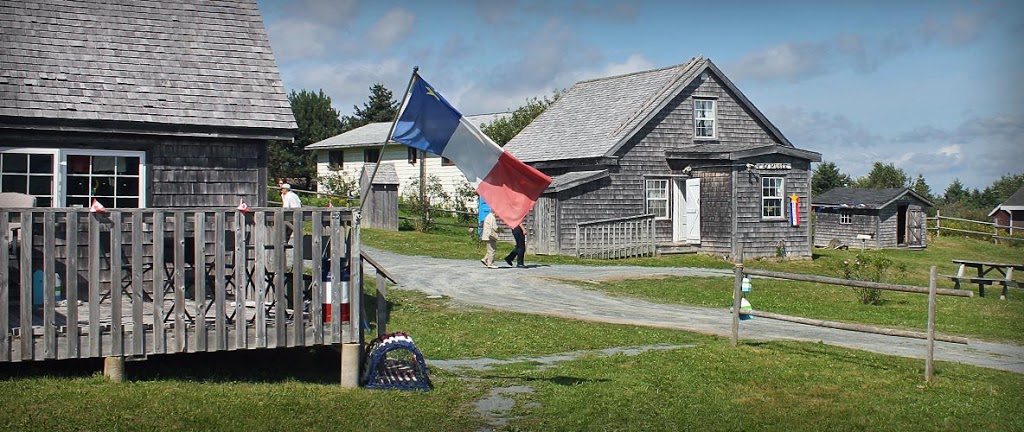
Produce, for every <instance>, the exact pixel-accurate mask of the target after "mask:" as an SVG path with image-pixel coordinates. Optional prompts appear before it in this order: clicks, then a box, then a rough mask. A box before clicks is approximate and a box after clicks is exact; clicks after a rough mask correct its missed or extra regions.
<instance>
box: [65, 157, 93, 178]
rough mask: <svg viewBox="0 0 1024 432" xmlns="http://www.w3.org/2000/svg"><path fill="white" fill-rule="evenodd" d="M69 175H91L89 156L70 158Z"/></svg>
mask: <svg viewBox="0 0 1024 432" xmlns="http://www.w3.org/2000/svg"><path fill="white" fill-rule="evenodd" d="M68 174H89V156H84V155H71V156H68Z"/></svg>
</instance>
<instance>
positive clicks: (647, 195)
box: [644, 178, 669, 220]
mask: <svg viewBox="0 0 1024 432" xmlns="http://www.w3.org/2000/svg"><path fill="white" fill-rule="evenodd" d="M657 184H660V185H661V186H660V187H659V186H653V187H652V185H657ZM668 186H669V179H667V178H658V179H644V212H645V213H647V214H653V215H654V218H655V219H659V220H664V219H668V218H669V207H668V206H669V200H668V190H669V189H668ZM659 189H660V191H661V196H660V197H659V196H654V197H652V196H651V192H657V191H658V190H659ZM652 202H664V203H665V205H664V207H663V209H664V210H665V214H664V215H659V214H657V213H654V212H653V211H652V209H651V203H652Z"/></svg>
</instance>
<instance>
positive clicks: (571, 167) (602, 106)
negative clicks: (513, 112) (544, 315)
mask: <svg viewBox="0 0 1024 432" xmlns="http://www.w3.org/2000/svg"><path fill="white" fill-rule="evenodd" d="M505 149H506V150H508V151H509V152H510V153H512V154H514V155H515V156H516V157H518V158H519V159H521V160H523V161H524V162H526V163H528V164H531V165H533V166H534V167H536V168H537V169H539V170H541V171H543V172H544V173H546V174H548V175H550V176H552V177H553V182H552V184H551V186H550V187H549V188H548V189H547V191H545V193H544V194H543V195H542V196H541V198H540V199H539V200H538V202H537V205H536V206H535V207H534V210H533V211H532V212H531V214H530V216H529V217H528V220H527V227H528V232H529V235H528V238H529V241H530V247H531V249H532V250H533V251H536V252H538V253H566V254H571V253H573V251H574V250H576V247H577V238H576V236H577V234H576V233H577V232H578V230H577V226H578V224H580V223H589V222H592V221H598V220H611V222H610V223H614V221H615V220H636V218H637V217H640V216H641V215H651V216H650V217H652V218H653V224H654V241H655V242H656V243H658V244H660V245H665V246H667V245H688V246H689V248H690V249H693V250H697V251H699V252H701V253H709V254H715V255H724V256H734V255H735V254H736V252H737V251H738V250H739V248H740V247H742V248H743V251H744V255H745V256H747V257H756V256H777V255H781V254H784V255H786V256H796V257H809V256H810V254H811V239H810V226H809V224H807V223H806V222H805V223H801V224H799V225H795V226H794V224H792V223H791V222H790V221H789V218H788V216H789V213H790V211H789V202H790V200H791V199H792V197H794V196H796V197H798V198H799V200H800V201H799V203H800V204H799V213H800V215H801V220H803V221H807V219H808V216H809V214H810V213H809V212H810V206H809V203H810V199H809V198H810V191H811V188H810V164H811V162H816V161H820V160H821V156H820V154H818V153H816V152H812V151H807V150H801V149H797V148H796V147H794V146H793V144H792V143H790V142H789V140H788V139H786V137H785V136H783V134H782V133H781V132H780V131H779V130H778V129H777V128H776V127H775V126H774V125H772V123H771V122H770V121H769V120H768V119H767V118H766V117H765V116H764V114H762V113H761V111H759V110H758V109H757V107H755V106H754V105H753V104H752V103H751V102H750V101H749V100H748V99H747V98H746V97H745V96H744V95H743V93H742V92H740V90H739V89H738V88H736V86H735V84H733V83H732V81H730V80H729V78H727V77H726V76H725V74H723V73H722V71H721V70H719V68H718V67H717V66H715V64H714V63H712V62H711V61H710V60H708V59H705V58H703V57H696V58H693V59H691V60H690V61H689V62H687V63H684V64H681V65H677V66H671V67H667V68H662V69H655V70H649V71H643V72H637V73H631V74H626V75H620V76H613V77H608V78H600V79H594V80H588V81H580V82H577V83H576V84H575V85H573V87H572V88H571V89H569V91H567V92H566V93H565V94H564V95H562V97H560V98H559V99H558V101H556V102H555V103H554V104H553V105H552V106H551V107H549V108H548V110H547V111H545V112H544V113H543V114H541V115H540V116H538V117H537V119H535V120H534V121H533V123H531V124H530V125H529V126H527V127H526V128H525V129H524V130H523V131H522V132H520V133H519V135H517V136H516V137H515V138H513V139H512V141H510V142H509V143H508V145H506V147H505ZM602 223H603V222H602ZM630 223H632V222H630ZM626 230H627V231H628V228H626Z"/></svg>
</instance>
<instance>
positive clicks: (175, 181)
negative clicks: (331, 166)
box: [0, 0, 296, 207]
mask: <svg viewBox="0 0 1024 432" xmlns="http://www.w3.org/2000/svg"><path fill="white" fill-rule="evenodd" d="M0 40H3V46H2V50H3V53H2V54H3V55H0V94H2V95H3V97H0V148H6V149H13V148H29V149H32V148H34V149H43V150H48V151H56V150H59V149H79V150H81V149H96V150H129V151H142V152H145V153H144V154H145V157H144V159H145V162H146V164H147V167H148V170H147V171H146V172H145V177H146V184H147V188H146V192H147V196H146V197H145V201H147V205H148V206H151V207H163V206H223V205H237V204H238V199H239V198H240V197H242V198H246V199H247V201H249V202H250V203H254V204H257V205H259V204H265V200H266V199H265V195H266V193H265V192H266V141H267V140H268V139H280V140H288V139H291V137H292V135H293V134H294V131H295V129H296V125H295V120H294V118H293V117H292V113H291V108H290V107H289V104H288V98H287V95H286V94H285V92H284V87H283V84H282V82H281V78H280V75H279V73H278V70H277V66H276V64H275V62H274V56H273V53H272V52H271V49H270V44H269V41H268V39H267V34H266V31H265V30H264V27H263V22H262V18H261V17H260V13H259V10H258V8H257V7H256V3H255V1H252V0H218V1H200V0H179V1H173V2H157V1H141V2H118V1H100V0H92V1H90V0H69V1H57V0H40V1H0ZM8 151H10V150H8Z"/></svg>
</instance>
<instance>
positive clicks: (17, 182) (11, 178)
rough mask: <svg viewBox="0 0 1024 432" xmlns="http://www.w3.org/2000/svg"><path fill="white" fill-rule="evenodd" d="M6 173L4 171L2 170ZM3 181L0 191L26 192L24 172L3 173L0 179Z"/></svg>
mask: <svg viewBox="0 0 1024 432" xmlns="http://www.w3.org/2000/svg"><path fill="white" fill-rule="evenodd" d="M4 172H5V173H6V171H4ZM0 182H2V183H3V185H2V187H0V192H21V193H28V176H27V175H24V174H4V176H3V178H2V179H0Z"/></svg>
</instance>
